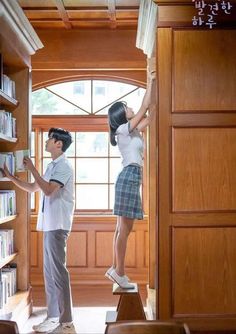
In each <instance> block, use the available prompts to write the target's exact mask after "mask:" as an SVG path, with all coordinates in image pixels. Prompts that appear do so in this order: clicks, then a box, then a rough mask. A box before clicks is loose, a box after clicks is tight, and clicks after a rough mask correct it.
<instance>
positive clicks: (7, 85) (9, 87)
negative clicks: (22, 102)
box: [2, 74, 16, 99]
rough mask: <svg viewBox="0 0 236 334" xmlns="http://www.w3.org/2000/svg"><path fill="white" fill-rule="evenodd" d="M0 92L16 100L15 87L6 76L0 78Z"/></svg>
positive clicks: (13, 82)
mask: <svg viewBox="0 0 236 334" xmlns="http://www.w3.org/2000/svg"><path fill="white" fill-rule="evenodd" d="M2 90H3V91H4V93H6V94H7V95H8V96H10V97H12V98H14V99H15V98H16V85H15V81H13V80H11V79H10V78H9V77H8V76H7V75H6V74H3V76H2Z"/></svg>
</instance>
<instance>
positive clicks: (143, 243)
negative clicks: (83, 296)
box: [31, 216, 148, 286]
mask: <svg viewBox="0 0 236 334" xmlns="http://www.w3.org/2000/svg"><path fill="white" fill-rule="evenodd" d="M115 225H116V224H115V217H106V218H105V217H100V216H98V217H96V216H94V217H92V218H91V217H84V218H83V217H78V216H77V217H75V218H74V223H73V229H72V232H71V234H70V236H69V239H68V255H67V266H68V269H69V271H70V274H71V283H72V285H77V284H110V281H109V280H107V278H105V277H104V273H105V271H106V270H107V268H108V267H110V266H111V264H112V240H113V235H114V230H115ZM36 233H37V234H36ZM147 233H148V232H147V221H145V220H144V221H139V222H137V223H135V225H134V230H133V232H132V233H131V235H130V237H129V239H128V245H127V254H126V260H125V263H126V268H127V274H128V275H129V276H130V277H131V279H133V280H135V281H137V282H139V283H141V284H146V283H147V269H148V268H147V266H146V263H148V259H147V255H146V247H148V240H145V239H146V238H147ZM42 236H43V234H42V233H40V232H36V216H33V217H32V218H31V240H32V242H31V248H32V250H31V252H32V256H31V284H32V285H33V286H37V285H42V284H43V251H42V246H43V242H42ZM36 240H37V241H36Z"/></svg>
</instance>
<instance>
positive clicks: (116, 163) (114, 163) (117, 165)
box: [109, 158, 122, 183]
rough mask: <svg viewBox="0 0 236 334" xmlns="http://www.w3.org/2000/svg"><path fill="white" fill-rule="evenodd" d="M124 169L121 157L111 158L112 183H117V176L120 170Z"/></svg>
mask: <svg viewBox="0 0 236 334" xmlns="http://www.w3.org/2000/svg"><path fill="white" fill-rule="evenodd" d="M121 169H122V165H121V159H120V158H111V159H110V180H109V182H110V183H115V181H116V178H117V176H118V174H119V172H120V171H121Z"/></svg>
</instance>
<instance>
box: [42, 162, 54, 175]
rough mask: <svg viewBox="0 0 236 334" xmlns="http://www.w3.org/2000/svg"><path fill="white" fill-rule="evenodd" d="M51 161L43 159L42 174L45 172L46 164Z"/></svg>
mask: <svg viewBox="0 0 236 334" xmlns="http://www.w3.org/2000/svg"><path fill="white" fill-rule="evenodd" d="M51 161H52V159H51V158H44V159H43V174H44V173H45V172H46V169H47V166H48V164H49V163H50V162H51Z"/></svg>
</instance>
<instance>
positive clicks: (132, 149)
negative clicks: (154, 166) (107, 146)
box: [116, 122, 144, 167]
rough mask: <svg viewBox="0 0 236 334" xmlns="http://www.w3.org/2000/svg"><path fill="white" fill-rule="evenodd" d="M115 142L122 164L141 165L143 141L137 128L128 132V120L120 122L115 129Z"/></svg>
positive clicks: (124, 165)
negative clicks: (123, 122)
mask: <svg viewBox="0 0 236 334" xmlns="http://www.w3.org/2000/svg"><path fill="white" fill-rule="evenodd" d="M116 135H117V144H118V148H119V150H120V153H121V156H122V165H123V167H126V166H128V165H130V164H138V165H139V166H142V165H143V150H144V142H143V138H142V136H141V134H140V133H139V131H138V130H137V129H134V130H132V131H131V132H129V122H127V123H125V124H122V125H120V126H119V127H118V129H117V130H116Z"/></svg>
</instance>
